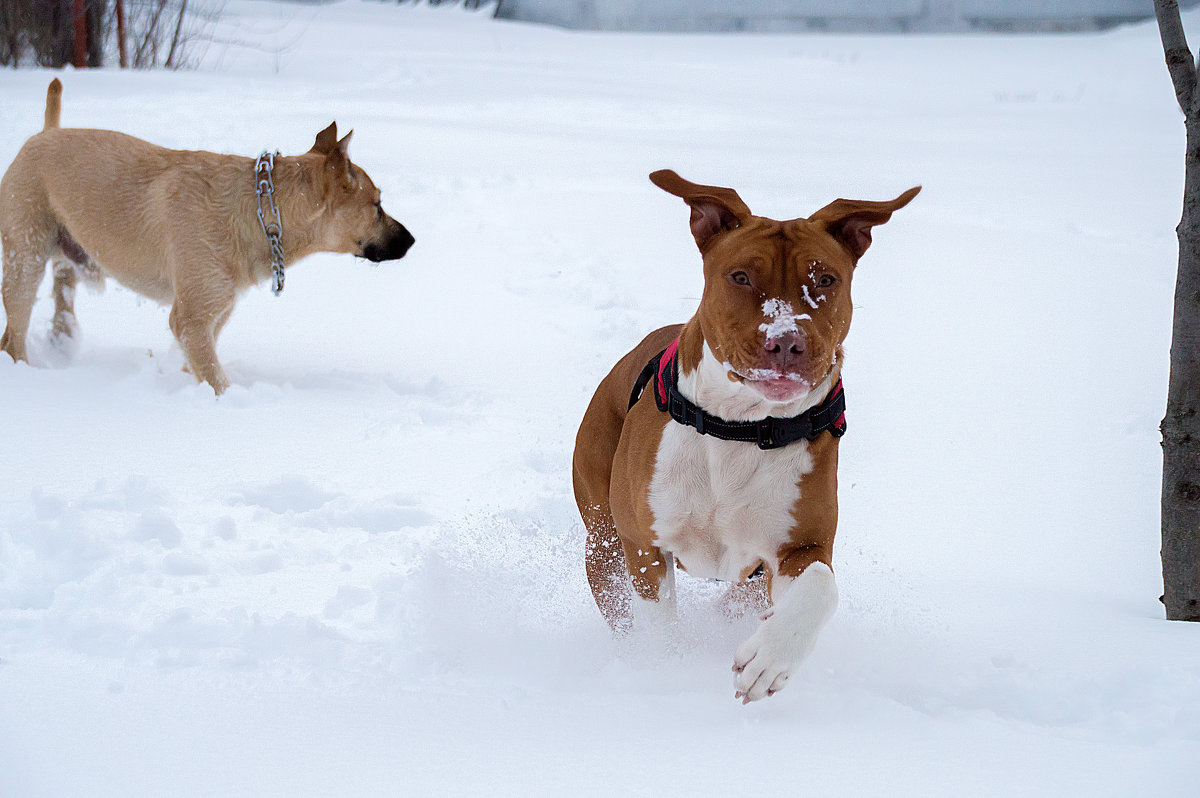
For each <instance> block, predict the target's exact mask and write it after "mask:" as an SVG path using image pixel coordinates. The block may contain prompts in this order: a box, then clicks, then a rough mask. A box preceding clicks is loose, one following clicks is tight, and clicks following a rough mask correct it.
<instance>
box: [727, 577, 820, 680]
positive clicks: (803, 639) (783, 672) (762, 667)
mask: <svg viewBox="0 0 1200 798" xmlns="http://www.w3.org/2000/svg"><path fill="white" fill-rule="evenodd" d="M779 592H780V595H779V598H778V600H777V601H776V602H775V607H774V608H773V609H772V610H770V611H768V612H767V614H766V615H764V616H763V619H762V622H761V623H760V624H759V625H758V628H757V629H755V630H754V634H752V635H750V638H749V639H748V640H746V642H744V643H742V644H741V645H740V646H738V650H737V653H736V654H735V655H734V659H733V672H734V674H735V676H734V687H735V689H736V690H737V692H736V696H737V697H738V698H740V699H742V703H744V704H748V703H750V702H751V701H759V700H761V699H763V698H766V697H767V696H769V695H773V694H774V693H777V692H778V691H779V690H781V689H783V686H784V685H785V684H787V681H788V679H790V678H791V676H792V674H793V673H794V672H795V671H796V668H797V666H799V665H800V663H801V662H803V661H804V658H805V657H807V656H808V655H809V653H810V652H811V651H812V649H813V646H814V645H816V642H817V635H818V634H820V632H821V628H822V627H823V626H824V625H825V623H826V622H827V621H828V620H829V619H830V617H832V616H833V611H834V610H835V609H836V608H837V583H836V582H835V581H834V578H833V572H832V571H831V570H829V566H827V565H825V564H824V563H820V562H816V563H813V564H812V565H810V566H808V568H806V569H805V570H804V573H802V574H800V576H799V577H797V578H796V579H795V580H794V581H793V582H792V583H791V584H790V585H787V586H786V587H784V589H783V590H781V591H779Z"/></svg>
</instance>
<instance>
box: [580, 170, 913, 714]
mask: <svg viewBox="0 0 1200 798" xmlns="http://www.w3.org/2000/svg"><path fill="white" fill-rule="evenodd" d="M650 179H651V180H652V181H653V182H654V183H655V184H656V185H658V186H659V187H660V188H662V189H664V190H665V191H667V192H669V193H671V194H674V195H675V196H678V197H682V198H683V200H684V201H685V202H686V203H687V204H688V205H689V206H690V207H691V229H692V235H693V236H694V237H695V239H696V244H697V245H698V246H699V248H700V252H701V253H702V256H703V260H704V294H703V296H702V298H701V300H700V308H699V310H698V311H697V313H696V315H695V316H694V317H693V318H692V319H691V321H689V322H688V323H687V324H683V325H678V324H677V325H673V326H670V327H664V328H662V329H659V330H655V331H654V332H652V333H650V335H648V336H647V337H646V338H645V340H643V341H642V342H641V343H640V344H639V345H638V346H637V348H635V349H634V350H633V351H632V352H630V353H629V354H627V355H626V356H625V357H624V358H622V359H621V360H620V362H618V363H617V365H616V367H615V368H614V369H613V370H612V372H610V373H609V375H608V376H607V377H605V379H604V381H603V382H601V383H600V387H599V388H598V389H597V391H596V394H595V396H594V397H593V398H592V402H591V404H590V406H589V407H588V409H587V413H586V414H585V415H584V418H583V423H582V424H581V425H580V427H579V435H578V437H577V439H576V443H575V458H574V483H575V499H576V502H577V503H578V505H579V512H580V514H581V515H582V516H583V521H584V525H585V526H586V527H587V553H586V567H587V575H588V581H589V583H590V584H591V588H592V593H593V595H594V596H595V599H596V603H597V605H598V606H599V607H600V611H601V612H602V613H603V614H604V617H605V618H606V619H607V620H608V622H609V624H610V625H612V626H613V628H614V629H616V630H618V631H620V630H625V629H628V628H630V626H631V625H632V624H635V623H637V622H638V617H639V616H641V615H643V614H647V615H650V616H655V615H658V616H666V619H669V618H670V617H673V615H674V602H675V576H674V569H675V565H676V564H678V565H679V567H681V568H684V569H685V570H687V572H688V573H690V574H693V575H695V576H700V577H708V578H716V579H722V580H726V581H729V582H732V583H735V584H736V585H745V584H746V583H748V582H752V581H753V580H755V579H756V578H757V577H760V576H761V577H762V581H761V582H758V583H756V584H757V585H760V586H762V587H763V588H765V590H766V593H767V595H768V596H769V601H770V603H771V605H772V606H771V608H770V609H769V610H768V611H767V612H766V614H765V615H764V616H763V619H762V622H761V623H760V624H759V626H758V628H757V630H756V631H755V632H754V634H753V635H751V637H750V638H749V639H748V640H746V642H745V643H743V644H742V645H741V647H739V649H738V650H737V652H736V655H735V658H734V671H735V673H736V678H735V687H736V691H737V695H738V697H740V698H742V699H743V700H744V701H746V702H749V701H754V700H758V699H760V698H763V697H765V696H767V695H770V694H772V693H774V692H775V691H777V690H779V689H780V688H781V687H783V685H784V683H785V682H787V680H788V678H789V676H790V675H791V674H792V673H793V672H794V671H795V669H796V667H797V666H798V665H799V663H800V662H801V661H802V660H803V659H804V658H805V657H806V656H807V655H808V653H809V652H810V651H811V650H812V647H813V645H814V643H815V642H816V637H817V634H818V632H819V631H820V629H821V627H822V626H824V624H825V622H826V621H828V619H829V618H830V616H831V615H832V614H833V611H834V608H835V607H836V605H837V587H836V584H835V582H834V578H833V571H832V567H831V563H832V552H833V538H834V533H835V532H836V529H837V456H838V438H839V437H840V436H841V434H842V433H843V432H844V431H845V421H844V416H843V414H842V410H843V409H844V406H845V404H844V399H843V395H842V392H841V380H840V377H841V367H842V341H843V339H844V338H845V337H846V332H847V331H848V330H849V328H850V312H851V302H850V280H851V277H852V276H853V275H854V268H855V265H856V264H857V263H858V259H859V257H861V256H862V254H863V253H864V252H865V251H866V249H867V247H868V245H869V244H870V243H871V228H872V227H873V226H875V225H879V224H883V223H884V222H886V221H887V220H888V219H889V218H890V217H891V214H892V212H893V211H895V210H897V209H898V208H902V207H904V206H905V205H907V204H908V202H909V201H910V200H912V198H913V197H914V196H916V194H917V192H918V191H920V187H917V188H913V189H910V190H908V191H906V192H904V193H903V194H901V195H900V196H899V197H897V198H896V199H895V200H892V201H891V202H863V201H853V200H843V199H839V200H836V201H835V202H833V203H831V204H829V205H827V206H826V207H824V208H822V209H821V210H819V211H817V212H816V213H814V214H813V215H812V216H811V217H809V218H808V219H793V220H791V221H784V222H779V221H774V220H771V219H766V218H763V217H760V216H754V215H753V214H751V213H750V209H749V208H747V207H746V205H745V203H743V202H742V200H741V198H740V197H738V195H737V193H736V192H735V191H733V190H732V189H728V188H718V187H715V186H700V185H696V184H694V183H689V182H688V181H686V180H684V179H683V178H681V177H679V176H678V175H677V174H675V173H674V172H671V171H668V170H664V171H659V172H655V173H654V174H652V175H650ZM659 353H662V354H661V355H660V354H659ZM643 386H644V391H643V390H642V389H643ZM631 390H632V392H633V395H632V396H631V395H630V394H631ZM639 393H640V395H639ZM701 431H702V432H703V434H702V432H701ZM630 581H632V585H633V595H632V596H631V595H630V592H629V589H628V585H629V583H630ZM765 598H766V597H765V596H764V599H765Z"/></svg>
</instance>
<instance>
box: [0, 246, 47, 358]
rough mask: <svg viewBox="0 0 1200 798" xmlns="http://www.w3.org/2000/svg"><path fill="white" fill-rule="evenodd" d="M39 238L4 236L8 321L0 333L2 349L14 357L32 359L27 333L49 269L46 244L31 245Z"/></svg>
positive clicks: (5, 307)
mask: <svg viewBox="0 0 1200 798" xmlns="http://www.w3.org/2000/svg"><path fill="white" fill-rule="evenodd" d="M37 243H38V242H31V241H22V242H21V244H22V245H23V246H18V245H17V242H16V241H14V240H12V237H10V236H7V235H6V236H4V279H3V283H2V285H0V290H2V292H3V295H4V313H5V315H6V317H7V318H6V320H5V321H6V324H5V328H4V335H3V336H0V349H3V350H4V351H5V352H7V353H8V354H9V355H10V356H11V357H12V359H13V360H15V361H18V362H20V361H22V360H28V356H27V354H26V349H25V336H26V335H27V334H28V332H29V317H30V315H31V314H32V313H33V304H34V302H36V301H37V290H38V286H39V285H40V284H41V282H42V275H43V274H44V273H45V271H46V256H45V253H44V252H43V251H42V250H43V249H44V246H29V244H37Z"/></svg>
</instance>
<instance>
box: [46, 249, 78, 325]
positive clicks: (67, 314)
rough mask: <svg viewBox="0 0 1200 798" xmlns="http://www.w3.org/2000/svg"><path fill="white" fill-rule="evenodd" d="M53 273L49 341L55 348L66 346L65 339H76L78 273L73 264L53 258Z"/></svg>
mask: <svg viewBox="0 0 1200 798" xmlns="http://www.w3.org/2000/svg"><path fill="white" fill-rule="evenodd" d="M52 264H53V271H54V290H53V294H54V320H53V322H52V323H51V326H50V340H51V342H52V343H53V344H54V345H55V346H56V347H62V346H63V345H65V344H66V339H69V338H77V337H78V335H79V323H78V322H77V321H76V320H75V286H76V285H77V284H78V282H79V272H78V271H77V269H76V267H75V264H74V263H72V262H71V261H68V260H62V259H59V258H55V259H54V260H53V262H52Z"/></svg>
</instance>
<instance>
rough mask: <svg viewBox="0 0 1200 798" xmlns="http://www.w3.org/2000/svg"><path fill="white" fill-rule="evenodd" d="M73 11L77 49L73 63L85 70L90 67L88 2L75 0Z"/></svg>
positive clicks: (77, 67)
mask: <svg viewBox="0 0 1200 798" xmlns="http://www.w3.org/2000/svg"><path fill="white" fill-rule="evenodd" d="M73 10H74V14H73V15H72V20H73V22H74V30H75V49H74V54H73V57H72V59H71V63H72V64H73V65H74V66H75V68H76V69H83V68H84V67H86V66H87V65H88V58H87V56H88V28H87V0H75V4H74V9H73Z"/></svg>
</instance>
